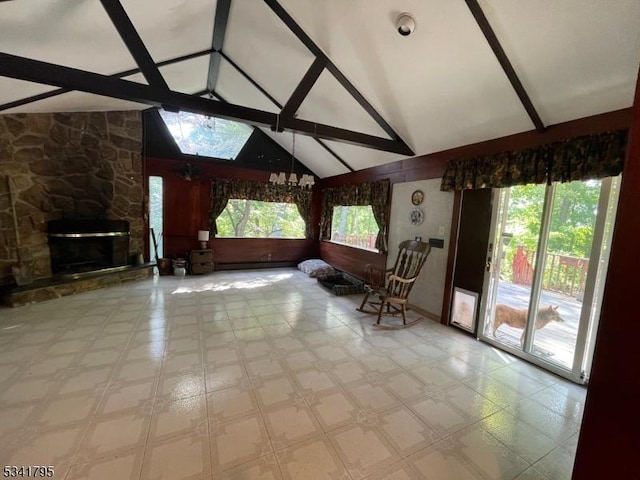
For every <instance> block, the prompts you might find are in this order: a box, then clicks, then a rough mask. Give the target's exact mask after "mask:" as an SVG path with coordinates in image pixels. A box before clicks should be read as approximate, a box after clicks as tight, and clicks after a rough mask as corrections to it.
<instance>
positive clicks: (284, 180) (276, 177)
mask: <svg viewBox="0 0 640 480" xmlns="http://www.w3.org/2000/svg"><path fill="white" fill-rule="evenodd" d="M291 136H292V137H291V139H292V143H291V173H290V174H289V175H288V176H287V174H286V173H284V172H279V173H276V172H272V173H271V175H270V176H269V181H270V182H271V183H272V184H273V185H289V186H291V187H301V188H311V187H312V186H313V185H314V184H315V183H316V181H315V179H314V177H313V175H309V174H307V173H305V174H303V175H302V176H301V177H300V178H298V175H296V174H295V173H294V171H293V167H294V164H295V161H296V157H295V155H296V132H292V134H291Z"/></svg>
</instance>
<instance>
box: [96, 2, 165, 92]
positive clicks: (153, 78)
mask: <svg viewBox="0 0 640 480" xmlns="http://www.w3.org/2000/svg"><path fill="white" fill-rule="evenodd" d="M100 3H101V4H102V6H103V7H104V9H105V10H106V12H107V15H109V18H110V19H111V23H113V26H114V27H116V30H118V33H119V34H120V37H121V38H122V41H123V42H124V44H125V45H126V47H127V49H128V50H129V52H130V53H131V56H132V57H133V59H134V60H135V62H136V64H137V65H138V67H140V70H141V71H142V74H143V75H144V78H145V79H146V80H147V82H148V83H149V85H152V86H153V87H156V88H164V89H167V90H169V86H168V85H167V82H166V81H165V80H164V78H163V77H162V74H161V73H160V70H159V69H158V66H157V65H156V63H155V62H154V61H153V58H151V54H150V53H149V50H147V46H146V45H145V44H144V42H143V41H142V38H140V35H138V32H137V30H136V27H134V25H133V23H132V22H131V19H130V18H129V15H127V12H126V11H125V10H124V7H123V6H122V4H121V3H120V2H119V0H100Z"/></svg>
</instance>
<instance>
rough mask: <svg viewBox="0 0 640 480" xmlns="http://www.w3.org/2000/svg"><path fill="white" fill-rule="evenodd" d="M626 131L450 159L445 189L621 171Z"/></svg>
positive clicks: (582, 177) (562, 179) (584, 177)
mask: <svg viewBox="0 0 640 480" xmlns="http://www.w3.org/2000/svg"><path fill="white" fill-rule="evenodd" d="M626 143H627V131H626V130H618V131H615V132H606V133H601V134H597V135H587V136H582V137H576V138H572V139H569V140H564V141H561V142H555V143H551V144H549V145H542V146H540V147H535V148H528V149H524V150H518V151H514V152H502V153H499V154H497V155H488V156H482V157H474V158H468V159H462V160H453V161H450V162H449V163H448V165H447V169H446V171H445V174H444V176H443V178H442V184H441V187H440V189H441V190H443V191H452V190H465V189H474V188H503V187H512V186H515V185H525V184H527V183H551V182H571V181H574V180H588V179H595V178H603V177H609V176H615V175H618V174H619V173H620V172H622V167H623V161H624V154H625V148H626Z"/></svg>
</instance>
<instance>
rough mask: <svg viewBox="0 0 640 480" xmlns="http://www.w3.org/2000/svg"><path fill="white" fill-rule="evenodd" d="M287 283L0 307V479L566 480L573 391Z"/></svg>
mask: <svg viewBox="0 0 640 480" xmlns="http://www.w3.org/2000/svg"><path fill="white" fill-rule="evenodd" d="M358 300H359V296H357V295H356V296H349V297H335V296H332V295H330V294H328V293H327V292H326V291H325V290H323V289H322V288H320V287H319V286H318V285H317V283H316V282H315V280H313V279H310V278H308V277H306V276H305V275H303V274H302V273H300V272H298V271H297V270H294V269H277V270H263V271H249V272H217V273H214V274H212V275H208V276H202V277H187V278H184V279H179V278H176V277H160V278H157V277H156V278H155V279H154V280H148V281H141V282H138V283H134V284H128V285H125V286H120V287H113V288H109V289H104V290H99V291H95V292H89V293H85V294H81V295H76V296H72V297H65V298H62V299H58V300H54V301H50V302H45V303H41V304H36V305H31V306H28V307H23V308H19V309H0V465H3V466H4V465H25V466H26V465H52V466H53V467H54V468H55V477H54V478H59V479H69V480H76V479H154V480H158V479H170V480H175V479H198V480H202V479H207V480H212V479H243V480H248V479H283V478H284V479H302V480H313V479H325V478H326V479H333V480H336V479H345V480H348V479H362V478H366V479H371V480H374V479H392V480H401V479H414V478H415V479H435V480H445V479H453V480H463V479H512V478H518V479H520V480H524V479H529V480H531V479H536V480H561V479H569V478H570V477H571V470H572V464H573V457H574V455H575V449H576V442H577V433H578V430H579V426H580V420H581V416H582V406H583V403H584V397H585V390H584V389H583V388H581V387H578V386H575V385H572V384H570V383H567V382H565V381H563V380H561V379H559V378H557V377H555V376H553V375H550V374H547V373H545V372H543V371H541V370H539V369H537V368H535V367H533V366H530V365H528V364H525V363H523V362H521V361H519V360H517V359H515V358H513V357H510V356H509V355H507V354H504V353H502V352H500V351H498V350H495V349H492V348H490V347H489V346H487V345H485V344H482V343H480V342H478V341H475V340H473V339H471V338H470V337H468V336H466V335H464V334H463V333H461V332H459V331H457V330H456V329H453V328H447V327H444V326H442V325H439V324H437V323H435V322H433V321H430V320H426V321H424V322H422V323H420V324H418V325H416V326H413V327H411V328H409V329H405V330H376V329H374V328H372V326H371V323H372V318H371V317H370V316H369V315H364V314H361V313H359V312H356V310H355V307H356V303H357V302H358Z"/></svg>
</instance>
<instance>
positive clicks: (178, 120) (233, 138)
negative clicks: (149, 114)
mask: <svg viewBox="0 0 640 480" xmlns="http://www.w3.org/2000/svg"><path fill="white" fill-rule="evenodd" d="M160 116H161V117H162V120H163V121H164V123H165V124H166V125H167V128H168V129H169V132H170V133H171V135H172V136H173V139H174V140H175V141H176V143H177V144H178V147H179V148H180V151H181V152H182V153H187V154H190V155H200V156H205V157H213V158H223V159H229V160H235V158H236V157H237V156H238V153H240V150H241V149H242V147H243V146H244V144H245V143H246V142H247V140H248V139H249V137H250V136H251V133H252V132H253V129H252V128H251V127H250V126H249V125H245V124H244V123H239V122H234V121H232V120H223V119H221V118H215V117H206V116H204V115H198V114H197V113H189V112H179V113H173V112H165V111H164V110H160Z"/></svg>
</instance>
